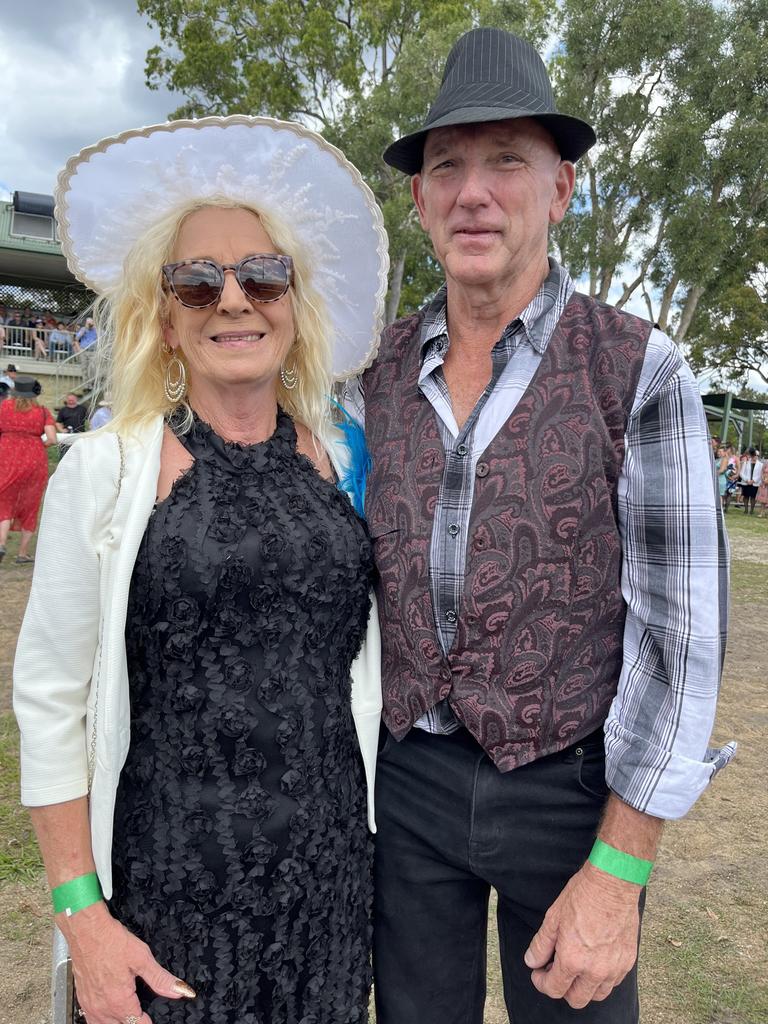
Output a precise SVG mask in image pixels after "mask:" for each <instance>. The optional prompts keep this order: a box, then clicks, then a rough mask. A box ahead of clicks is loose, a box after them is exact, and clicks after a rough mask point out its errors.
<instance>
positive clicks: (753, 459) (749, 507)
mask: <svg viewBox="0 0 768 1024" xmlns="http://www.w3.org/2000/svg"><path fill="white" fill-rule="evenodd" d="M762 479H763V464H762V462H761V461H760V460H759V459H758V457H757V451H756V449H754V448H750V449H748V451H747V453H746V455H745V457H744V458H743V459H742V460H741V470H740V472H739V482H740V483H741V496H742V498H743V499H744V515H745V516H746V515H753V514H754V511H755V499H756V498H757V488H758V487H759V485H760V484H761V482H762Z"/></svg>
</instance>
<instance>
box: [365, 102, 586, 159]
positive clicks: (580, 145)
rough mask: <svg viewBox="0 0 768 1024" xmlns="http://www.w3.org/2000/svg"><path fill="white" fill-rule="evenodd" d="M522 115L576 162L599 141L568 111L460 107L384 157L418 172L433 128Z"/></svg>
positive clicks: (398, 143)
mask: <svg viewBox="0 0 768 1024" xmlns="http://www.w3.org/2000/svg"><path fill="white" fill-rule="evenodd" d="M521 117H530V118H532V119H533V120H534V121H538V122H539V124H541V125H543V126H544V127H545V128H546V129H547V131H548V132H549V133H550V134H551V136H552V138H553V139H554V142H555V145H556V146H557V148H558V150H559V152H560V156H561V157H562V158H563V160H569V161H570V162H571V163H576V161H577V160H578V159H579V158H580V157H582V156H584V154H585V153H586V152H587V150H588V149H590V148H591V147H592V146H594V144H595V143H596V142H597V136H596V135H595V132H594V129H593V128H592V126H591V125H589V124H587V122H586V121H582V120H581V119H580V118H578V117H570V116H569V115H568V114H536V113H532V112H531V111H530V110H521V109H514V108H513V109H510V108H508V107H460V108H459V109H458V110H453V111H451V113H450V114H445V115H444V116H443V117H439V118H437V119H436V120H435V121H434V122H432V123H431V124H428V125H425V126H424V128H422V129H421V130H420V131H418V132H413V133H412V134H410V135H404V136H403V137H402V138H401V139H397V140H396V141H395V142H393V143H392V145H390V146H388V147H387V148H386V149H385V150H384V161H385V162H386V163H388V164H389V166H390V167H394V168H395V169H396V170H398V171H402V172H403V173H404V174H419V172H420V171H421V166H422V163H423V159H424V142H425V141H426V138H427V135H428V134H429V132H431V131H432V129H433V128H449V127H450V126H451V125H458V124H482V123H483V122H485V121H512V120H517V119H518V118H521Z"/></svg>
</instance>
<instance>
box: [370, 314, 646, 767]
mask: <svg viewBox="0 0 768 1024" xmlns="http://www.w3.org/2000/svg"><path fill="white" fill-rule="evenodd" d="M420 329H421V314H415V315H413V316H410V317H407V318H405V319H404V320H400V321H398V322H397V323H395V324H393V325H391V326H390V327H389V328H387V330H386V331H385V332H384V335H383V337H382V343H381V348H380V351H379V356H378V357H377V360H376V362H375V363H374V364H373V366H372V367H371V369H370V370H368V371H367V372H366V374H365V376H364V379H363V388H364V393H365V403H366V439H367V442H368V446H369V448H370V452H371V456H372V459H373V471H372V474H371V476H370V477H369V479H368V484H367V497H366V514H367V517H368V523H369V526H370V529H371V534H372V537H373V539H374V551H375V554H376V562H377V566H378V570H379V581H378V588H377V597H378V601H379V614H380V621H381V634H382V657H383V666H382V684H383V692H384V721H385V722H386V725H387V727H388V728H389V730H390V731H391V732H392V733H393V735H394V736H395V738H396V739H398V740H399V739H402V738H403V737H404V736H405V735H406V733H407V732H408V730H409V729H410V728H411V727H412V726H413V724H414V722H416V721H417V719H419V718H420V717H421V716H422V715H423V714H424V712H425V711H427V710H428V709H429V708H431V707H433V706H434V705H435V704H436V703H438V702H439V701H441V700H443V699H444V698H448V700H449V702H450V705H451V707H452V709H453V711H454V714H455V715H456V716H457V718H458V719H459V721H460V722H462V723H463V725H465V726H466V727H467V729H469V731H470V732H471V733H472V735H473V736H474V737H475V738H476V739H477V740H478V742H479V743H480V744H481V746H482V747H483V748H484V750H485V751H486V752H487V754H488V756H489V757H490V758H491V759H492V760H493V761H494V763H495V764H496V766H497V767H498V768H499V769H500V770H501V771H509V770H511V769H512V768H516V767H518V766H520V765H524V764H526V763H528V762H529V761H533V760H535V759H536V758H540V757H544V756H545V755H547V754H551V753H553V752H555V751H557V750H560V749H562V748H564V747H566V746H568V745H569V744H571V743H573V742H575V741H576V740H577V739H580V738H581V737H583V736H586V735H587V734H589V733H590V732H592V731H593V730H594V729H596V728H598V727H599V726H600V725H602V723H603V722H604V721H605V718H606V715H607V713H608V707H609V705H610V703H611V700H612V699H613V697H614V695H615V693H616V687H617V683H618V677H619V672H620V669H621V660H622V657H621V655H622V635H623V626H624V618H625V611H626V607H625V603H624V600H623V598H622V594H621V586H620V577H621V538H620V535H619V527H618V517H617V504H618V500H617V485H618V480H619V473H620V470H621V467H622V463H623V460H624V434H625V430H626V425H627V419H628V417H629V414H630V411H631V409H632V404H633V401H634V397H635V391H636V389H637V383H638V380H639V377H640V371H641V368H642V363H643V358H644V355H645V348H646V344H647V341H648V337H649V334H650V331H651V325H650V324H649V323H646V322H645V321H642V320H639V319H637V318H636V317H634V316H629V315H627V314H625V313H621V312H618V311H617V310H615V309H613V308H611V307H609V306H605V305H603V304H601V303H598V302H596V301H594V300H592V299H590V298H588V297H586V296H584V295H579V294H575V295H574V296H573V297H572V298H571V300H570V301H569V303H568V304H567V306H566V308H565V310H564V311H563V315H562V317H561V318H560V321H559V323H558V326H557V327H556V329H555V331H554V333H553V335H552V337H551V339H550V342H549V345H548V346H547V349H546V352H545V353H544V356H543V357H542V360H541V363H540V365H539V367H538V369H537V371H536V373H535V375H534V377H533V379H532V381H531V383H530V385H529V386H528V389H527V390H526V391H525V393H524V394H523V396H522V397H521V399H520V401H519V402H518V404H517V406H516V408H515V410H514V412H513V413H512V415H511V416H510V417H509V419H508V420H507V421H506V423H505V424H504V426H503V427H502V428H501V430H500V431H499V433H498V434H497V435H496V437H494V439H493V440H492V441H491V443H490V444H489V446H488V447H487V448H486V450H485V451H484V452H483V453H482V455H481V456H480V460H479V461H478V463H477V466H476V469H475V481H474V495H473V502H472V513H471V519H470V523H469V535H468V539H467V555H466V566H465V571H466V576H465V583H464V594H463V600H462V603H461V606H460V608H459V609H457V611H458V623H457V630H456V636H455V639H454V643H453V646H452V647H451V650H450V651H449V653H448V655H447V656H446V655H445V654H444V653H443V651H442V648H441V646H440V642H439V640H438V636H437V631H436V627H435V620H434V612H433V608H432V601H431V597H430V591H429V579H428V562H429V548H430V539H431V533H432V524H433V513H434V508H435V503H436V500H437V497H438V493H439V489H440V484H441V480H442V476H443V470H444V465H445V454H444V450H443V445H442V441H441V439H440V434H439V431H438V426H437V422H436V414H435V412H434V410H433V408H432V406H431V405H430V404H429V402H428V401H427V399H426V398H425V397H424V396H423V394H422V393H421V391H420V390H419V386H418V376H419V370H420V345H419V337H420Z"/></svg>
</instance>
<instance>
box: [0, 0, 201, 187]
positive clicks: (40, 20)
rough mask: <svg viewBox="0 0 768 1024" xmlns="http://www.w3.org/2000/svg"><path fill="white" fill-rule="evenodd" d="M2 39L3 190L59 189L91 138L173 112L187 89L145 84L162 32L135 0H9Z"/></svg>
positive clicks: (0, 170)
mask: <svg viewBox="0 0 768 1024" xmlns="http://www.w3.org/2000/svg"><path fill="white" fill-rule="evenodd" d="M2 7H3V14H2V32H1V33H0V38H1V39H2V45H0V83H1V84H0V96H1V97H2V102H0V195H2V194H3V193H5V194H6V196H7V193H9V192H12V191H14V190H18V191H20V192H41V193H43V194H45V195H51V194H52V193H53V189H54V186H55V184H56V176H57V174H58V172H59V171H60V170H61V168H62V167H63V166H64V164H65V163H66V161H67V160H68V159H69V157H70V156H73V155H74V154H75V153H77V152H79V151H80V150H81V149H82V148H83V147H84V146H89V145H92V144H93V143H95V142H98V141H99V140H100V139H102V138H105V137H106V136H108V135H115V134H117V133H118V132H121V131H124V130H126V129H128V128H139V127H142V126H144V125H148V124H157V123H158V122H160V121H165V120H166V119H167V116H168V114H169V113H170V112H171V111H172V110H174V109H175V107H177V106H179V104H180V102H181V98H177V97H176V96H174V95H171V94H170V93H169V92H167V91H166V90H158V91H157V92H152V91H151V90H149V89H148V88H147V86H146V84H145V79H144V58H145V56H146V52H147V50H148V49H149V47H150V46H153V45H154V44H155V43H157V42H159V34H158V33H157V31H156V30H153V29H150V28H149V27H148V26H147V24H146V22H145V21H144V20H143V18H142V17H140V16H139V14H138V13H137V12H136V5H135V3H134V2H133V0H11V2H8V3H4V4H3V5H2Z"/></svg>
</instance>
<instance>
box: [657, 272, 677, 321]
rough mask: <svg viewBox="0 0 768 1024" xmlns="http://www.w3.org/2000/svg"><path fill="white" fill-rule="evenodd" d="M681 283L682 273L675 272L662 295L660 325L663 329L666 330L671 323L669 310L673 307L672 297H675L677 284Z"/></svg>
mask: <svg viewBox="0 0 768 1024" xmlns="http://www.w3.org/2000/svg"><path fill="white" fill-rule="evenodd" d="M679 284H680V275H679V274H673V275H672V277H671V278H670V279H669V282H668V283H667V287H666V288H665V289H664V292H663V294H662V296H661V309H660V310H659V327H660V328H661V329H662V331H666V329H667V324H668V323H669V311H670V309H671V307H672V299H673V298H674V295H675V292H676V291H677V286H678V285H679Z"/></svg>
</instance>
